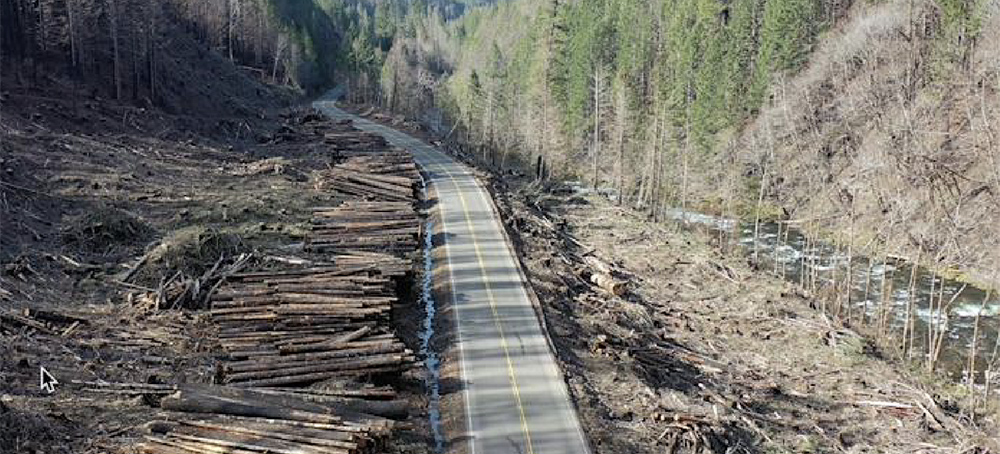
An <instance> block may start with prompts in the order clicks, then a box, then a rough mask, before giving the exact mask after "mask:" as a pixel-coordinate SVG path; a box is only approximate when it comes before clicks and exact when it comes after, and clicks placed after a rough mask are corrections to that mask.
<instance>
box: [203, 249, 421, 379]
mask: <svg viewBox="0 0 1000 454" xmlns="http://www.w3.org/2000/svg"><path fill="white" fill-rule="evenodd" d="M335 263H336V265H334V266H328V267H309V268H300V269H294V270H281V271H260V272H250V273H239V274H233V275H231V276H230V278H229V280H228V281H227V284H226V285H225V286H224V287H222V288H220V289H219V291H217V292H216V293H215V294H214V295H213V297H212V310H211V316H212V320H213V322H214V323H215V325H216V327H217V329H218V336H219V341H220V343H221V344H222V347H223V348H224V349H225V350H226V351H227V353H228V355H229V361H227V362H226V363H225V365H224V366H223V370H222V373H223V377H224V380H225V381H226V382H227V383H231V384H233V385H237V386H287V385H304V384H309V383H313V382H317V381H322V380H326V379H329V378H334V377H342V376H363V375H370V374H375V373H388V372H401V371H403V370H406V369H407V368H409V367H411V366H412V365H413V364H414V363H415V362H416V358H415V356H414V355H413V352H411V351H410V350H408V349H406V347H405V346H404V345H403V343H402V342H400V341H399V340H398V339H397V338H396V337H395V335H393V334H392V332H391V329H390V328H389V313H390V311H391V310H392V304H393V303H394V302H396V295H395V288H396V282H395V280H394V277H398V276H400V275H402V274H405V273H406V271H407V269H408V266H409V265H408V263H407V262H405V261H403V260H402V259H399V258H395V257H387V256H384V255H375V254H372V255H368V256H364V255H361V256H358V255H351V256H344V257H340V258H338V259H335Z"/></svg>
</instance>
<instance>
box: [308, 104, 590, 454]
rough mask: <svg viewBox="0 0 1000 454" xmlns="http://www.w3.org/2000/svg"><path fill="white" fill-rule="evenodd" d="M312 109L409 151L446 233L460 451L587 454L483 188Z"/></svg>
mask: <svg viewBox="0 0 1000 454" xmlns="http://www.w3.org/2000/svg"><path fill="white" fill-rule="evenodd" d="M316 107H317V108H319V109H320V110H322V111H324V112H325V113H326V114H328V115H330V116H332V117H334V118H350V119H353V120H354V124H355V126H357V127H358V128H360V129H362V130H365V131H369V132H373V133H377V134H380V135H382V136H383V137H385V138H386V139H387V140H388V141H389V142H390V143H392V144H394V145H396V146H398V147H400V148H404V149H406V150H409V151H411V152H412V153H413V154H414V156H415V157H416V160H417V163H418V164H419V165H420V166H421V167H422V169H423V171H424V175H425V178H426V180H427V184H428V188H429V189H431V190H432V191H433V193H435V194H436V197H437V200H436V203H435V204H434V209H435V210H437V211H438V212H437V213H436V214H437V215H438V219H439V221H438V222H436V223H435V227H436V230H437V231H436V232H434V233H435V234H437V235H439V236H440V237H441V238H444V239H445V240H444V248H445V251H444V253H445V259H444V260H440V261H439V262H438V266H445V267H447V270H444V271H445V273H443V275H447V276H450V280H451V282H450V284H451V285H450V287H451V293H452V295H451V296H452V298H453V304H454V305H455V313H456V319H457V320H456V324H457V330H458V343H459V351H460V352H461V358H460V359H461V362H462V367H461V370H462V375H463V379H464V381H465V385H466V387H465V402H466V417H467V425H468V427H469V428H470V430H469V432H470V434H469V435H471V437H469V451H470V452H471V453H473V454H564V453H565V454H586V453H589V452H590V451H589V449H588V447H587V443H586V441H585V440H584V437H583V432H582V431H581V429H580V423H579V420H578V419H577V415H576V410H575V409H574V407H573V404H572V402H571V401H570V397H569V393H568V392H567V389H566V385H565V383H564V382H563V380H562V374H561V373H560V371H559V369H558V367H557V365H556V362H555V358H554V357H553V355H552V352H551V351H550V349H549V347H548V343H547V342H546V339H545V337H544V335H543V334H542V329H541V325H540V324H539V320H538V318H537V317H536V315H535V311H534V310H533V308H532V304H531V300H530V299H529V298H528V294H527V291H526V289H525V285H526V283H525V282H524V281H523V280H522V278H521V274H520V272H519V270H518V266H519V264H518V262H517V260H516V259H515V256H514V251H512V250H511V248H510V247H509V245H508V244H507V242H506V241H505V240H504V236H503V233H502V231H501V229H502V228H503V227H502V225H501V223H500V219H499V216H498V214H497V213H496V211H495V210H494V208H493V205H492V203H491V202H490V200H489V197H490V195H489V194H488V193H487V192H486V190H485V189H484V188H482V187H481V186H480V185H479V183H478V181H477V180H476V179H475V177H474V176H473V175H472V173H471V172H470V171H469V169H468V168H467V167H466V166H464V165H462V164H461V163H459V162H457V161H455V160H454V159H452V158H451V157H449V156H448V155H446V154H444V153H442V152H440V151H438V150H437V149H435V148H434V147H431V146H429V145H427V144H425V143H423V142H421V141H419V140H417V139H415V138H413V137H411V136H408V135H406V134H403V133H401V132H399V131H396V130H394V129H392V128H388V127H385V126H382V125H379V124H376V123H373V122H370V121H368V120H365V119H362V118H358V117H355V116H353V115H350V114H347V113H345V112H343V111H341V110H339V109H337V108H336V107H334V106H333V104H332V103H328V102H317V104H316ZM438 275H442V273H438Z"/></svg>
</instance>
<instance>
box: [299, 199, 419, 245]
mask: <svg viewBox="0 0 1000 454" xmlns="http://www.w3.org/2000/svg"><path fill="white" fill-rule="evenodd" d="M419 234H420V219H419V218H418V217H417V213H416V211H414V209H413V205H412V204H410V203H406V202H395V203H393V202H345V203H343V204H341V205H340V206H338V207H336V208H317V209H316V210H315V212H314V217H313V225H312V235H311V236H310V238H309V243H308V245H307V248H308V249H309V250H311V251H315V252H351V251H369V252H370V251H378V252H382V253H388V254H394V255H400V256H406V255H408V254H410V253H412V252H413V251H415V250H417V247H418V246H419V245H418V240H417V237H418V236H419Z"/></svg>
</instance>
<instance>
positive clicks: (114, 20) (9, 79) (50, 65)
mask: <svg viewBox="0 0 1000 454" xmlns="http://www.w3.org/2000/svg"><path fill="white" fill-rule="evenodd" d="M466 3H475V2H456V1H452V0H433V1H430V2H424V1H421V2H409V1H403V0H387V1H373V0H309V1H291V2H289V1H277V0H168V1H151V0H10V1H4V2H3V4H2V10H0V17H2V25H3V26H2V40H0V45H2V58H3V63H4V67H3V69H4V70H3V72H2V77H3V82H4V83H5V84H6V86H7V87H8V88H11V87H14V88H15V89H18V90H36V89H38V90H45V91H47V92H49V93H52V90H62V92H63V93H71V92H73V93H76V92H80V91H89V92H90V93H91V95H92V96H101V97H104V98H111V99H115V100H118V101H123V102H126V103H129V104H139V105H146V106H157V107H163V108H166V109H167V110H169V111H172V112H174V113H188V112H187V111H198V112H203V113H204V112H213V111H220V110H227V109H229V110H230V112H231V109H232V108H238V107H240V106H236V105H231V104H233V103H234V102H235V101H234V100H239V101H240V102H246V101H248V100H250V99H252V98H253V97H254V96H265V95H264V92H265V90H263V89H262V88H261V86H260V85H259V84H265V85H270V86H278V87H289V88H292V89H294V90H299V91H304V92H307V93H316V92H318V91H321V90H324V89H326V88H330V87H331V86H333V85H334V84H335V81H340V80H350V82H351V85H352V87H353V88H355V90H353V91H354V92H357V93H359V94H364V93H375V92H377V89H378V87H377V85H376V83H377V78H378V74H379V73H380V71H381V64H382V61H383V60H384V55H385V54H386V52H387V51H388V50H389V48H390V47H391V45H392V43H393V42H394V37H395V33H396V30H397V29H403V30H405V29H407V21H408V20H410V18H413V19H416V18H417V17H423V16H424V15H426V11H428V10H429V9H433V10H434V11H435V12H436V13H437V14H441V15H442V16H443V17H446V18H455V17H458V16H459V15H461V14H462V12H463V11H464V8H465V7H466V6H467V5H466ZM411 11H420V12H421V14H420V15H412V14H411ZM412 26H413V25H412V24H411V25H410V27H412ZM222 86H224V87H225V88H224V89H222V88H221V87H222ZM254 87H256V88H254ZM248 89H249V90H250V91H249V92H246V93H235V92H231V91H227V90H235V91H242V90H248ZM247 95H249V96H247ZM359 99H361V100H363V99H364V98H363V97H362V98H359Z"/></svg>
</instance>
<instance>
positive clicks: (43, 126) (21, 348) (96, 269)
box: [0, 94, 429, 453]
mask: <svg viewBox="0 0 1000 454" xmlns="http://www.w3.org/2000/svg"><path fill="white" fill-rule="evenodd" d="M7 101H8V102H6V103H5V105H4V111H3V117H2V121H0V133H2V138H0V140H2V150H3V152H2V154H0V171H2V172H3V177H2V179H0V216H2V217H0V223H2V235H0V263H2V272H0V312H3V313H4V314H9V315H11V316H25V317H26V318H27V319H28V320H29V323H30V322H31V321H37V322H40V323H41V324H40V326H38V327H32V326H27V325H25V324H23V323H19V322H12V321H11V320H10V319H4V320H3V323H0V327H2V329H0V394H2V396H0V451H2V452H25V453H31V452H46V453H61V452H128V451H129V450H130V448H129V447H130V446H131V445H133V444H134V442H135V441H136V440H138V439H140V438H141V435H142V433H143V427H142V426H143V424H145V423H146V422H148V421H150V420H151V419H152V418H153V417H154V416H155V415H156V413H157V411H158V410H157V409H156V408H155V406H153V405H151V404H155V402H151V401H150V399H149V398H147V397H142V396H140V397H133V396H130V395H119V394H114V393H111V394H108V393H100V392H91V391H85V390H84V389H83V388H86V387H87V386H86V385H82V384H79V383H74V381H90V382H96V381H108V382H132V383H136V382H137V383H167V384H173V383H213V382H214V381H215V380H216V366H217V363H218V359H220V356H219V355H220V354H221V353H222V351H221V350H220V349H219V348H217V345H216V343H215V342H216V341H215V337H214V333H213V326H212V324H211V323H210V322H209V320H208V316H207V314H206V313H205V312H204V311H203V310H201V309H204V308H203V307H186V306H185V307H182V306H181V305H179V304H177V305H174V306H170V305H167V306H162V305H161V303H159V302H157V303H152V302H151V301H150V295H152V294H159V293H161V291H163V290H164V289H165V288H166V287H169V285H168V284H176V283H178V282H192V281H194V280H197V279H198V277H199V276H202V275H203V273H206V272H210V270H211V268H213V266H214V265H216V264H218V263H229V262H231V261H232V260H235V257H237V256H239V255H240V254H242V253H249V252H252V253H253V257H254V260H258V261H268V260H277V261H281V260H287V259H290V258H301V257H308V256H307V255H304V253H303V252H302V244H301V239H302V238H303V236H304V234H305V232H306V228H307V227H308V222H309V219H310V217H311V216H312V208H313V207H316V206H331V205H336V203H338V202H339V201H340V200H342V197H341V196H340V195H338V194H337V193H335V192H332V191H326V190H323V189H322V188H321V187H319V185H318V184H317V181H316V178H317V174H318V172H319V171H321V170H323V169H326V168H327V167H328V166H329V165H331V163H332V157H331V156H332V154H331V153H328V152H324V151H327V149H328V147H327V146H326V145H325V144H324V143H323V136H322V133H316V132H313V131H314V128H313V126H312V125H313V124H316V123H319V122H322V121H325V120H323V119H322V118H321V117H317V116H316V115H315V114H312V113H309V112H303V111H299V110H294V111H279V110H277V107H278V106H277V105H276V104H274V105H271V106H270V107H269V110H267V113H266V114H262V115H259V116H257V115H255V116H251V117H247V118H245V119H243V120H240V121H236V122H233V121H232V120H229V119H219V118H215V117H211V118H198V117H177V116H170V115H165V114H162V113H159V112H157V111H145V110H137V109H132V108H128V109H126V110H127V111H128V112H130V114H129V115H128V117H127V118H128V121H125V122H123V121H122V117H121V114H122V109H123V108H121V107H120V106H117V105H115V104H113V103H105V102H101V101H82V100H79V99H76V100H54V99H41V98H40V97H32V96H28V95H24V94H22V95H18V96H11V97H9V98H8V100H7ZM75 109H79V110H75ZM80 118H85V119H86V121H77V120H78V119H80ZM192 125H198V126H192ZM229 126H233V127H232V128H230V127H229ZM204 290H205V289H203V290H202V291H204ZM404 290H406V289H404ZM411 312H412V311H411V310H408V309H405V308H404V309H401V310H400V312H399V315H401V316H403V317H405V318H409V317H411V315H410V313H411ZM407 326H409V325H407V324H401V329H400V332H399V335H400V337H401V338H402V339H404V341H405V342H406V343H407V344H408V345H409V346H410V347H411V349H414V350H415V349H416V348H415V346H416V345H418V343H419V340H418V338H417V334H418V332H417V329H418V328H419V326H413V327H410V328H407ZM40 366H44V367H45V368H46V369H47V370H48V371H49V372H51V373H52V375H53V376H55V378H56V379H58V380H59V382H60V383H59V384H58V385H57V386H56V391H55V392H54V393H52V394H47V393H45V392H44V391H42V390H40V389H39V383H38V381H39V367H40ZM386 380H391V381H392V384H393V385H394V386H395V387H396V389H397V391H398V392H399V397H401V398H403V399H406V400H409V401H411V402H412V403H413V405H412V409H413V411H412V412H411V414H412V415H413V416H412V423H411V424H410V427H411V430H408V431H404V432H403V433H401V434H400V438H398V439H397V442H395V443H393V444H392V445H391V446H387V447H384V449H383V451H384V452H426V450H427V446H428V443H429V442H428V441H427V440H426V438H425V436H424V435H423V433H424V432H425V431H424V430H423V429H422V428H423V427H424V425H425V422H424V421H425V420H426V418H425V416H424V413H423V408H424V402H423V383H422V380H421V377H420V375H419V373H418V372H413V373H410V374H407V375H406V376H403V377H396V378H392V379H389V378H386Z"/></svg>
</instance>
